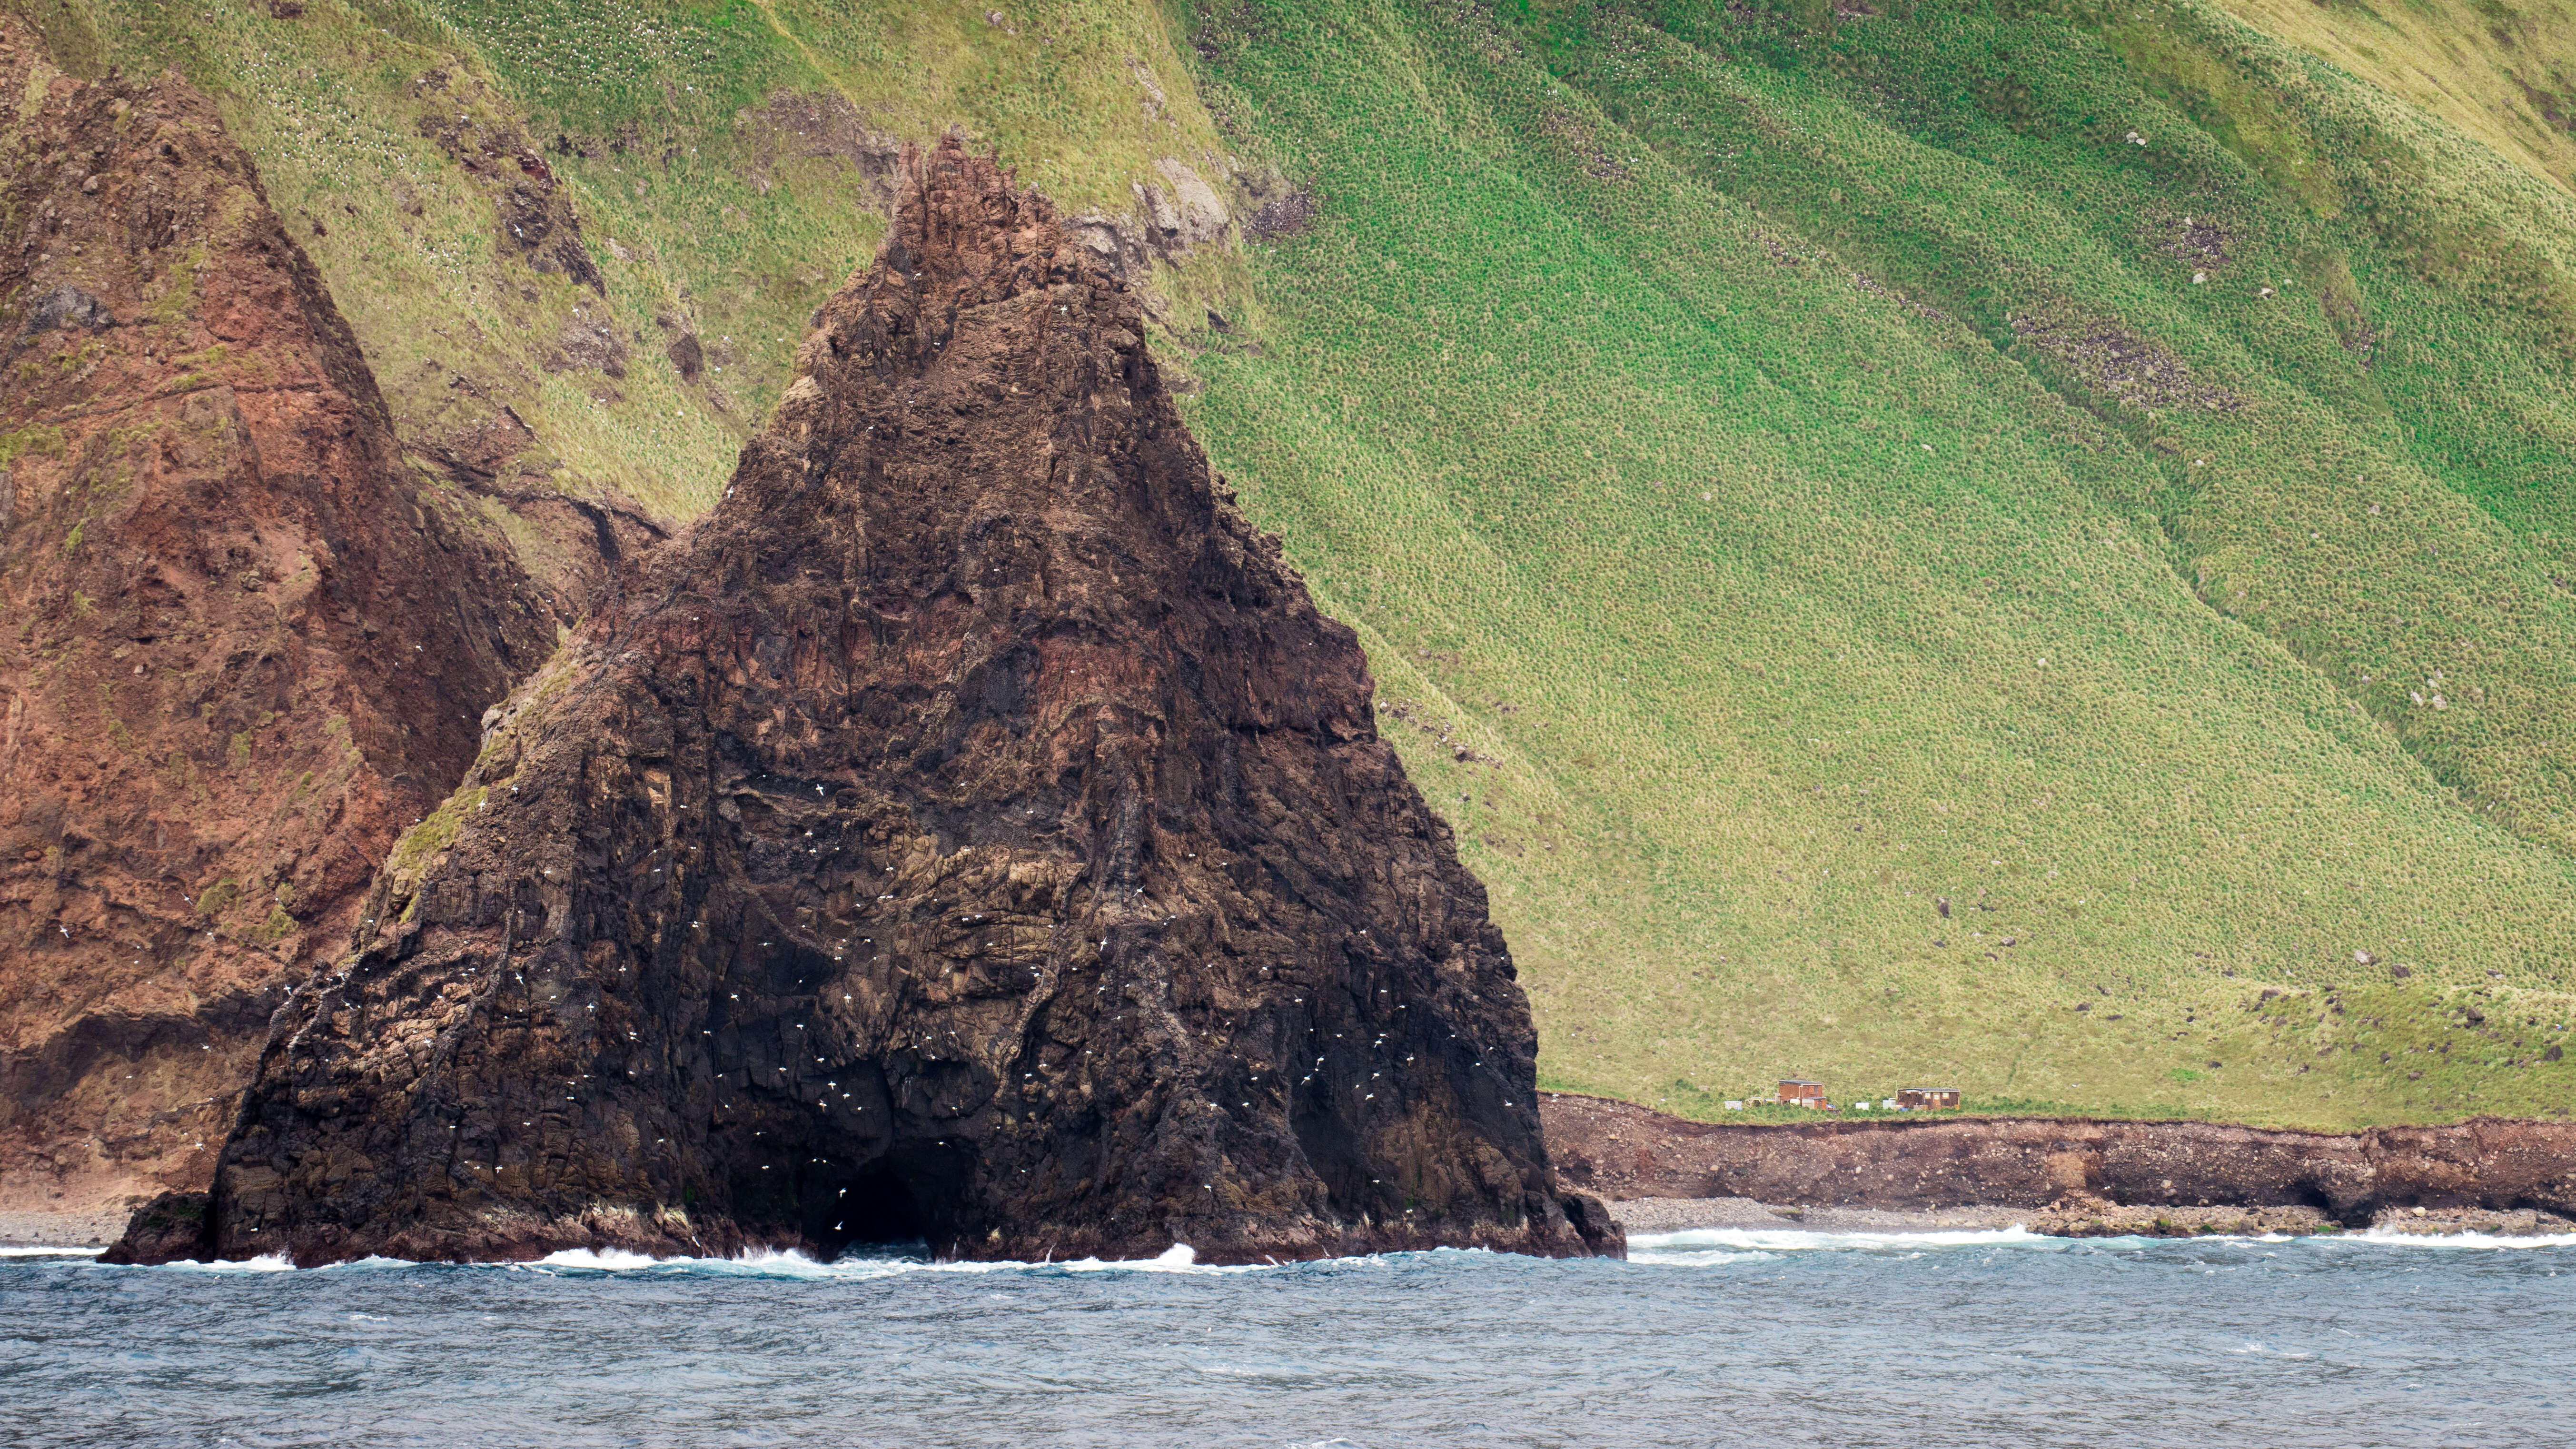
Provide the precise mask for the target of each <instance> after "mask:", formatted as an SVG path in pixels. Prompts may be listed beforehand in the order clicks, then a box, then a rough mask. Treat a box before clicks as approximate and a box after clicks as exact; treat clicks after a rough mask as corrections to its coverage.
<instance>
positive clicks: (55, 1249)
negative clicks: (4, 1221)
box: [0, 1243, 107, 1258]
mask: <svg viewBox="0 0 2576 1449" xmlns="http://www.w3.org/2000/svg"><path fill="white" fill-rule="evenodd" d="M106 1251H107V1249H105V1248H70V1247H62V1246H57V1245H53V1244H45V1243H39V1244H36V1245H34V1246H32V1247H28V1246H21V1245H19V1244H17V1243H11V1244H9V1245H7V1246H5V1247H0V1258H95V1257H97V1256H98V1255H99V1254H101V1253H104V1252H106Z"/></svg>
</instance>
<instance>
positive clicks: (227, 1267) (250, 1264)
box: [161, 1253, 295, 1273]
mask: <svg viewBox="0 0 2576 1449" xmlns="http://www.w3.org/2000/svg"><path fill="white" fill-rule="evenodd" d="M161 1266H162V1267H164V1268H176V1269H178V1270H179V1271H181V1272H183V1273H290V1272H293V1271H294V1270H295V1265H294V1264H293V1263H290V1262H288V1261H286V1255H285V1254H284V1253H268V1254H264V1255H262V1256H260V1257H257V1258H244V1259H242V1260H240V1261H239V1262H224V1263H189V1262H178V1263H164V1264H162V1265H161Z"/></svg>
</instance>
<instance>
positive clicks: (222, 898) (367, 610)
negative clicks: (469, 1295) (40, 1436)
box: [0, 17, 555, 1208]
mask: <svg viewBox="0 0 2576 1449" xmlns="http://www.w3.org/2000/svg"><path fill="white" fill-rule="evenodd" d="M0 155H5V156H6V157H7V158H8V160H7V164H6V165H5V167H0V177H5V180H0V1114H5V1115H0V1201H5V1204H6V1205H8V1206H11V1207H19V1208H65V1207H84V1206H88V1205H91V1204H94V1203H97V1202H100V1201H118V1200H121V1199H123V1198H124V1197H126V1196H128V1195H130V1194H134V1193H140V1192H148V1191H150V1190H152V1189H153V1188H155V1187H160V1186H181V1187H203V1186H204V1185H205V1184H206V1182H207V1181H208V1180H209V1179H210V1178H211V1176H212V1173H213V1165H214V1157H215V1149H216V1148H218V1147H219V1146H220V1145H221V1142H222V1137H223V1133H224V1132H225V1130H226V1129H228V1128H229V1127H230V1125H231V1124H232V1121H233V1116H234V1103H235V1100H236V1096H237V1093H238V1091H239V1089H240V1087H241V1086H242V1085H243V1083H245V1082H246V1081H247V1080H248V1079H249V1075H250V1071H251V1069H252V1067H253V1065H254V1064H255V1062H256V1053H257V1050H258V1047H259V1044H260V1042H261V1041H262V1040H263V1039H264V1038H265V1034H266V1029H267V1022H268V1017H269V1014H270V1011H271V1010H272V1008H273V1007H274V1006H275V1005H276V1004H277V1001H278V1000H279V999H280V995H281V993H280V992H279V991H278V990H277V989H275V988H277V986H278V983H279V980H280V978H281V976H282V975H283V974H284V973H286V972H288V971H289V970H290V969H295V970H297V973H298V974H299V975H300V974H302V971H303V970H307V969H309V966H310V962H311V959H312V958H313V957H314V956H316V955H317V954H320V955H327V954H330V953H333V952H336V951H338V950H340V949H342V948H343V947H344V946H345V943H346V942H347V940H348V938H349V931H350V928H351V927H352V926H354V925H356V924H357V921H358V910H359V907H360V904H361V898H362V896H363V895H364V893H365V891H366V889H367V884H368V882H369V880H370V879H371V878H372V876H373V875H374V872H375V869H376V867H377V865H378V863H379V862H380V861H381V860H382V858H383V855H384V852H385V850H386V848H387V847H388V846H389V845H390V844H391V843H392V841H393V839H394V838H395V836H396V835H397V834H399V833H400V832H401V831H402V830H403V829H404V828H405V827H407V826H409V825H410V824H411V823H412V822H413V821H415V820H417V819H419V818H420V817H421V816H422V815H424V814H425V813H427V812H428V811H429V810H430V809H432V808H433V807H434V806H435V805H436V804H437V803H438V801H439V800H440V799H442V798H443V797H444V796H445V795H446V793H447V791H448V790H449V789H450V788H452V787H453V785H454V783H455V781H456V779H457V778H458V777H459V776H460V775H462V774H463V772H464V770H465V767H466V765H467V764H469V763H470V762H471V761H472V760H473V757H474V753H475V750H476V748H477V745H478V742H479V735H478V732H477V723H478V721H479V719H480V717H481V715H482V713H483V711H484V709H485V708H486V707H487V706H489V705H490V704H491V703H492V702H493V701H495V700H496V699H498V698H500V696H501V695H502V694H503V693H504V692H505V691H506V690H507V689H508V687H509V685H510V684H511V683H512V682H513V680H514V679H515V678H517V677H518V676H519V675H521V674H523V673H524V672H525V671H527V670H528V669H530V668H533V667H534V666H535V664H536V663H537V662H539V661H540V660H541V659H542V658H543V656H544V651H546V650H547V649H549V648H551V646H552V643H553V640H554V635H555V624H554V621H553V620H552V619H551V618H549V617H543V616H541V614H540V613H538V612H536V611H535V610H534V609H533V608H532V602H531V601H532V599H533V597H534V596H533V595H532V594H531V592H530V590H529V589H528V587H527V583H526V580H525V578H524V577H523V576H522V575H521V574H520V573H519V571H518V570H517V569H516V568H515V567H514V566H513V565H512V564H510V563H509V562H508V560H507V559H506V557H504V556H503V555H502V554H501V553H499V552H498V551H497V550H496V549H495V548H494V547H492V546H491V545H489V544H487V543H486V542H484V541H483V540H482V539H481V538H480V537H479V536H478V535H477V534H476V533H475V532H474V531H473V530H472V529H471V528H470V527H469V525H468V522H467V521H466V520H465V519H464V518H463V516H462V514H461V511H460V510H458V509H457V508H456V507H455V506H454V505H453V504H451V503H450V502H449V501H447V499H446V498H445V496H444V495H443V494H441V493H440V492H439V490H436V489H432V488H426V487H423V486H421V485H419V484H418V483H417V482H416V481H415V480H414V479H413V478H412V477H411V476H410V475H409V473H408V472H407V470H406V469H405V468H404V467H403V465H402V463H401V461H400V456H399V453H398V450H397V449H396V447H395V445H394V441H393V437H392V433H391V431H390V428H389V426H388V424H387V421H386V416H385V408H384V404H383V402H382V400H381V399H380V398H379V397H378V395H377V392H376V387H375V384H374V382H373V380H372V379H371V378H370V377H369V375H368V372H367V369H366V365H365V361H364V359H363V358H362V357H361V356H360V354H359V350H358V347H357V344H356V342H355V341H354V339H353V338H352V337H351V335H350V333H349V329H348V328H347V326H346V325H345V324H344V323H343V322H342V320H341V318H340V316H339V314H338V313H337V312H336V311H335V310H334V309H333V307H332V304H331V299H330V298H329V296H328V295H327V294H326V293H325V292H324V290H323V287H322V284H321V281H320V279H319V278H318V277H317V276H316V274H315V272H314V270H313V267H312V266H311V265H310V263H309V262H308V261H307V260H306V258H305V257H304V255H303V253H302V252H301V251H299V250H298V249H297V247H296V245H295V243H294V242H293V241H292V240H290V239H289V237H288V236H287V235H286V233H285V232H284V230H283V229H282V228H281V227H280V226H279V223H278V219H277V217H276V216H275V215H274V214H273V213H272V212H271V211H270V209H269V206H268V203H267V200H266V198H265V197H264V196H263V194H262V193H261V190H260V186H259V181H258V178H257V176H256V174H255V173H254V171H253V169H252V167H251V164H250V161H249V159H248V157H247V156H245V155H244V154H243V152H242V151H241V150H240V149H239V148H238V147H237V146H235V145H233V144H232V143H231V141H229V140H228V139H227V138H226V137H225V135H224V132H223V129H222V126H221V125H220V123H219V121H218V118H217V115H216V112H215V109H214V107H213V105H212V104H210V103H209V102H208V101H207V100H206V99H205V98H204V97H203V96H200V95H198V94H196V93H195V92H193V91H191V90H189V89H188V88H187V86H186V85H185V84H184V83H182V82H181V81H179V80H178V79H177V78H176V76H175V75H174V76H171V77H169V78H166V79H164V80H162V81H160V82H158V83H156V84H153V85H141V86H138V85H132V84H127V83H122V82H117V81H114V80H110V81H108V82H104V83H99V84H84V83H81V82H79V81H76V80H74V79H72V78H70V77H67V76H63V75H59V74H56V73H54V71H53V70H52V68H51V67H50V66H49V65H48V64H47V63H46V61H45V59H44V57H43V54H42V52H41V50H40V48H39V46H38V44H37V43H36V41H35V40H34V38H33V37H31V36H30V35H29V34H28V33H27V31H26V30H25V29H23V28H22V27H21V26H19V25H18V23H17V22H16V21H14V20H12V19H8V18H5V17H0ZM200 1143H202V1144H203V1146H202V1149H200V1147H199V1144H200Z"/></svg>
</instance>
